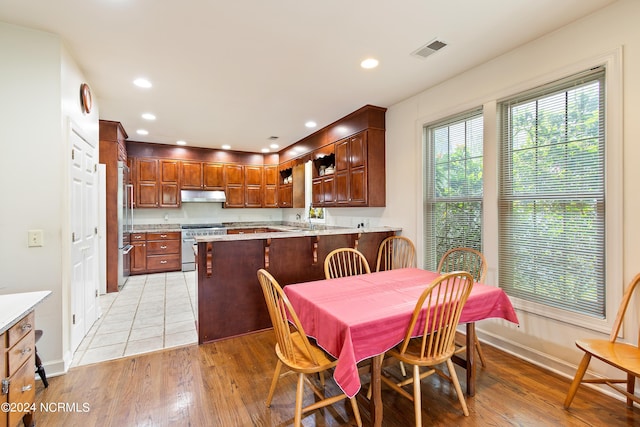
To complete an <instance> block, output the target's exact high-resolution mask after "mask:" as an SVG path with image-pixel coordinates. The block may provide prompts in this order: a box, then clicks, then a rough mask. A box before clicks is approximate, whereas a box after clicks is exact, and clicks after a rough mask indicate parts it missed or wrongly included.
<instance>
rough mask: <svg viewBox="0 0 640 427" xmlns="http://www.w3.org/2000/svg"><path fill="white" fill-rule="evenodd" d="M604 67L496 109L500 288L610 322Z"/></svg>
mask: <svg viewBox="0 0 640 427" xmlns="http://www.w3.org/2000/svg"><path fill="white" fill-rule="evenodd" d="M604 77H605V73H604V69H603V68H599V69H594V70H590V71H588V72H585V73H582V74H581V75H577V76H573V77H571V78H569V79H564V80H562V81H559V82H555V83H553V84H550V85H547V86H545V87H542V88H538V89H536V90H535V91H530V92H527V93H524V94H521V95H519V96H517V97H514V98H512V99H509V100H507V101H504V102H502V103H500V113H499V114H500V117H501V123H502V126H501V131H500V134H501V141H500V144H501V147H500V148H501V149H500V171H499V176H500V190H499V277H500V286H501V287H502V288H503V289H504V290H505V291H506V292H507V293H508V294H509V295H510V296H512V297H516V298H520V299H523V300H526V301H531V302H534V303H538V304H543V305H545V306H550V307H555V308H559V309H562V310H569V311H572V312H575V313H580V314H583V315H588V316H592V317H595V318H600V319H603V318H604V317H605V179H604V177H605V175H604V173H605V167H604V165H605V140H604V135H605V133H604V117H605V115H604V87H605V85H604Z"/></svg>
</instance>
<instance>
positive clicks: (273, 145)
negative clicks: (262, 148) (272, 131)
mask: <svg viewBox="0 0 640 427" xmlns="http://www.w3.org/2000/svg"><path fill="white" fill-rule="evenodd" d="M269 147H270V148H273V149H274V150H275V149H276V148H279V147H280V146H279V145H278V144H271V145H270V146H269Z"/></svg>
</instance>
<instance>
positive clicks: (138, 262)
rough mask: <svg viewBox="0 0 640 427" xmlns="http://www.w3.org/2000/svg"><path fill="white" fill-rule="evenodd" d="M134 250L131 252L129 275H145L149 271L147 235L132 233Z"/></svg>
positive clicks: (131, 240) (131, 238)
mask: <svg viewBox="0 0 640 427" xmlns="http://www.w3.org/2000/svg"><path fill="white" fill-rule="evenodd" d="M130 242H131V246H133V249H131V251H130V252H129V255H130V257H129V273H130V274H144V273H146V271H147V233H132V234H131V236H130Z"/></svg>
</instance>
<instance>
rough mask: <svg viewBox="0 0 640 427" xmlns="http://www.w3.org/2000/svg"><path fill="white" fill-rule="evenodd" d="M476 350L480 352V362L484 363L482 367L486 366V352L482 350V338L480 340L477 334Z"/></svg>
mask: <svg viewBox="0 0 640 427" xmlns="http://www.w3.org/2000/svg"><path fill="white" fill-rule="evenodd" d="M476 350H477V353H478V358H479V359H480V364H481V365H482V367H483V368H484V367H486V366H487V364H486V362H485V360H484V353H483V352H482V347H480V340H478V336H477V335H476Z"/></svg>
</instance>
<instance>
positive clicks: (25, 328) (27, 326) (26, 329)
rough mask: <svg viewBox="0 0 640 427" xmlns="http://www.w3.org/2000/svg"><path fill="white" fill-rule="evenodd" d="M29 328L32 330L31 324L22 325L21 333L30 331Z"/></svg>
mask: <svg viewBox="0 0 640 427" xmlns="http://www.w3.org/2000/svg"><path fill="white" fill-rule="evenodd" d="M31 328H32V326H31V323H25V324H24V325H22V330H23V331H30V330H31Z"/></svg>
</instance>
